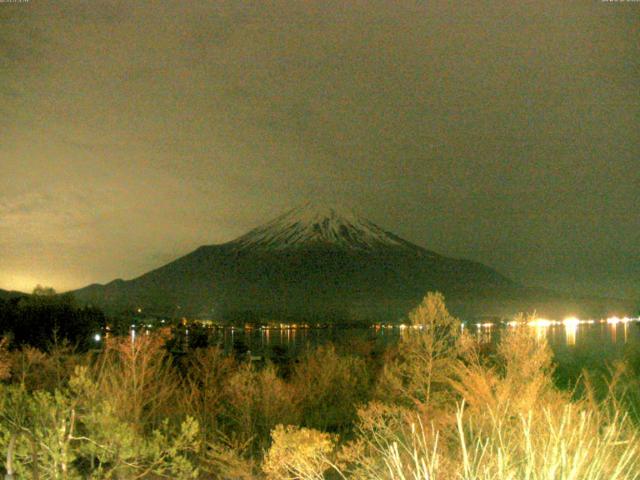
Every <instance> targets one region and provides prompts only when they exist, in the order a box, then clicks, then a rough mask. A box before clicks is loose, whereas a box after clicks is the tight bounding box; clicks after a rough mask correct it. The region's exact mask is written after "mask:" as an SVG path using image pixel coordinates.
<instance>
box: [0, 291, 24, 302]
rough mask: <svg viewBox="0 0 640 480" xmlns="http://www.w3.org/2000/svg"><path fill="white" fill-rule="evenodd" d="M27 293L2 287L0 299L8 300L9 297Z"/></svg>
mask: <svg viewBox="0 0 640 480" xmlns="http://www.w3.org/2000/svg"><path fill="white" fill-rule="evenodd" d="M25 295H26V293H22V292H16V291H8V290H2V289H0V300H7V299H9V298H14V297H22V296H25Z"/></svg>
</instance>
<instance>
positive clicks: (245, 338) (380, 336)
mask: <svg viewBox="0 0 640 480" xmlns="http://www.w3.org/2000/svg"><path fill="white" fill-rule="evenodd" d="M410 328H411V327H404V326H398V325H396V326H380V325H378V326H375V327H337V326H336V327H326V328H300V327H297V328H293V327H291V328H253V329H241V328H234V329H232V328H224V329H222V328H218V329H212V330H209V331H208V334H207V336H208V339H207V340H208V343H209V344H210V345H218V346H220V348H222V349H224V350H225V351H226V352H228V353H236V354H246V355H253V356H260V357H267V358H273V357H274V356H282V355H286V356H288V357H296V356H298V355H300V354H303V353H304V352H305V351H307V350H308V349H310V348H315V347H316V346H318V345H322V344H326V343H328V342H331V343H333V344H334V345H335V346H336V349H338V350H339V351H343V352H344V351H346V352H352V353H355V354H368V353H371V352H376V351H377V352H381V351H383V350H384V349H385V348H387V347H388V346H390V345H393V344H395V343H396V342H397V341H398V340H399V339H400V337H401V335H402V332H403V330H404V329H410ZM463 328H466V329H468V331H470V332H471V333H472V334H473V335H474V336H475V337H476V338H477V339H478V340H479V341H480V342H481V343H482V344H485V345H488V346H490V345H491V344H494V345H495V344H496V343H497V341H498V340H499V338H500V334H501V333H502V332H503V331H505V330H506V329H508V328H531V329H533V330H534V331H535V332H536V335H538V336H540V337H546V338H547V340H548V342H549V345H550V346H551V348H552V350H553V352H554V355H555V359H556V362H557V364H558V366H559V369H560V370H562V371H563V372H564V374H566V375H567V376H575V375H576V374H578V373H579V372H580V371H581V370H582V369H583V368H586V369H588V370H595V369H602V368H605V367H606V365H607V364H612V363H613V362H615V361H616V360H622V359H623V358H627V359H629V358H631V359H636V360H638V361H640V322H639V321H638V319H616V318H614V319H608V320H596V321H593V320H590V321H582V320H578V319H568V320H565V321H564V322H553V321H549V320H540V321H538V322H536V323H535V324H533V325H526V326H520V327H512V326H509V324H506V323H483V324H474V323H465V324H464V327H463ZM192 335H193V332H192Z"/></svg>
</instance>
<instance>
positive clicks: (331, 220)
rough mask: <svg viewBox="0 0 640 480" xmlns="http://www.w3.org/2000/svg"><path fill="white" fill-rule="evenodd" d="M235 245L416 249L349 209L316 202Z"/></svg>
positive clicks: (295, 209) (252, 231) (277, 219)
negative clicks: (320, 245)
mask: <svg viewBox="0 0 640 480" xmlns="http://www.w3.org/2000/svg"><path fill="white" fill-rule="evenodd" d="M234 243H236V244H239V245H240V247H241V248H247V247H252V248H256V247H258V248H266V249H270V250H284V249H289V248H296V247H301V246H309V245H318V244H324V245H331V246H335V247H340V248H346V249H357V250H373V249H379V248H383V247H387V248H388V247H395V248H401V249H407V248H411V247H413V245H411V244H409V243H408V242H405V241H404V240H402V239H400V238H399V237H396V236H395V235H393V234H392V233H389V232H387V231H385V230H384V229H382V228H380V227H379V226H377V225H376V224H374V223H373V222H370V221H369V220H367V219H365V218H363V217H361V216H359V215H357V214H356V213H354V212H353V211H351V210H349V209H345V208H341V207H336V206H329V205H323V204H314V203H307V204H305V205H303V206H301V207H298V208H294V209H292V210H289V211H288V212H286V213H285V214H283V215H281V216H279V217H277V218H275V219H274V220H271V221H270V222H268V223H266V224H264V225H262V226H260V227H257V228H255V229H253V230H251V231H250V232H248V233H247V234H245V235H243V236H242V237H240V238H238V239H237V240H236V241H235V242H234Z"/></svg>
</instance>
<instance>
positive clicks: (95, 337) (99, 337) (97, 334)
mask: <svg viewBox="0 0 640 480" xmlns="http://www.w3.org/2000/svg"><path fill="white" fill-rule="evenodd" d="M101 338H102V337H101V336H100V334H99V333H96V334H95V335H94V336H93V339H94V340H95V341H96V342H99V341H100V339H101Z"/></svg>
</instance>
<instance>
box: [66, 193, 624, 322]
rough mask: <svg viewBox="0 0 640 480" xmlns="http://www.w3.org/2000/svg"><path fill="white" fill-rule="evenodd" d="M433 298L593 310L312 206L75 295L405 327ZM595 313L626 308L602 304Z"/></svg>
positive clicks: (229, 315)
mask: <svg viewBox="0 0 640 480" xmlns="http://www.w3.org/2000/svg"><path fill="white" fill-rule="evenodd" d="M433 290H438V291H441V292H443V293H444V294H445V296H446V297H447V303H448V305H450V307H451V309H452V311H453V312H454V313H457V314H459V315H462V316H467V317H469V316H478V315H509V314H511V313H514V312H516V311H519V310H530V309H533V308H537V309H538V310H539V311H549V312H551V311H552V310H553V309H558V308H560V309H562V308H565V307H567V312H575V310H576V308H577V307H578V306H580V307H581V308H583V307H584V305H585V304H586V303H587V302H586V301H585V299H576V300H571V299H567V298H566V297H563V296H561V295H558V294H554V293H553V292H548V291H544V290H541V289H531V288H527V287H524V286H522V285H519V284H518V283H516V282H514V281H512V280H510V279H508V278H507V277H505V276H504V275H501V274H500V273H498V272H497V271H495V270H494V269H492V268H490V267H488V266H486V265H483V264H481V263H478V262H473V261H469V260H460V259H453V258H448V257H445V256H442V255H439V254H437V253H435V252H433V251H430V250H427V249H425V248H423V247H420V246H418V245H415V244H413V243H411V242H408V241H406V240H404V239H402V238H400V237H398V236H397V235H394V234H393V233H390V232H388V231H386V230H384V229H383V228H381V227H379V226H377V225H375V224H374V223H372V222H370V221H368V220H366V219H364V218H362V217H360V216H358V215H355V214H354V213H352V212H345V211H341V210H339V209H336V208H331V207H323V206H321V207H316V206H313V205H306V206H304V207H301V208H297V209H293V210H291V211H289V212H287V213H286V214H284V215H282V216H280V217H278V218H276V219H274V220H272V221H270V222H268V223H266V224H265V225H263V226H260V227H258V228H255V229H254V230H252V231H250V232H248V233H247V234H245V235H243V236H241V237H239V238H237V239H236V240H233V241H231V242H228V243H225V244H221V245H210V246H203V247H200V248H198V249H197V250H195V251H193V252H192V253H190V254H188V255H185V256H184V257H181V258H179V259H177V260H175V261H173V262H171V263H169V264H167V265H164V266H162V267H160V268H158V269H156V270H153V271H151V272H148V273H146V274H144V275H142V276H140V277H138V278H135V279H133V280H129V281H124V280H115V281H113V282H110V283H108V284H106V285H90V286H88V287H85V288H83V289H80V290H77V291H75V292H73V293H74V294H75V296H76V297H77V298H78V299H79V300H81V301H84V302H86V303H91V304H94V305H96V306H100V307H102V308H105V309H106V310H107V311H118V310H125V309H137V308H143V309H145V310H146V311H148V312H152V313H157V314H159V315H168V316H181V315H188V316H204V317H213V318H224V319H227V320H230V321H231V320H235V321H246V320H259V321H269V320H273V321H279V320H287V319H297V320H299V321H300V320H302V319H306V320H307V321H316V320H317V321H327V320H329V321H335V322H371V321H377V320H384V321H388V320H397V319H399V318H400V317H401V316H403V315H404V314H406V312H407V311H408V310H409V309H410V308H412V307H413V306H415V305H416V304H417V303H418V302H419V301H420V299H421V298H422V296H423V295H424V294H425V293H426V292H427V291H433ZM589 301H591V300H589ZM572 302H573V304H574V305H572ZM598 302H600V303H602V302H604V304H603V305H600V304H599V303H598ZM607 303H608V304H607ZM609 304H610V305H609ZM589 308H591V309H593V310H594V311H595V310H598V309H600V310H602V311H603V312H604V310H606V309H611V308H617V309H624V308H626V307H625V305H624V302H622V303H620V302H615V301H609V300H604V301H598V300H596V301H595V303H594V304H593V305H591V306H590V307H589ZM575 313H580V312H575Z"/></svg>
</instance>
